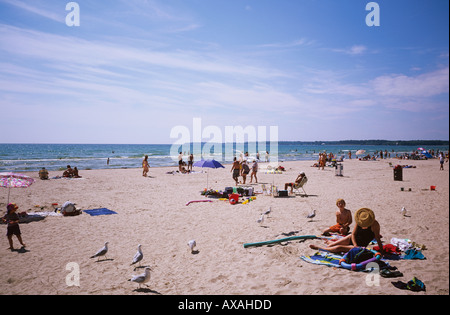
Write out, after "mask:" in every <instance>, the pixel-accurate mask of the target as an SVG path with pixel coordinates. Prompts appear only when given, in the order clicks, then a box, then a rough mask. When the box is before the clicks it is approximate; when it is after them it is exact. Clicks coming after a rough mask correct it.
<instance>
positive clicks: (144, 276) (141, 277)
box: [128, 267, 151, 289]
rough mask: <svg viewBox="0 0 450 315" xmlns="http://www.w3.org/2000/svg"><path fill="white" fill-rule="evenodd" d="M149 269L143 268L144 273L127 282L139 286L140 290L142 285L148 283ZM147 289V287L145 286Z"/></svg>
mask: <svg viewBox="0 0 450 315" xmlns="http://www.w3.org/2000/svg"><path fill="white" fill-rule="evenodd" d="M150 270H151V269H150V267H145V270H144V273H141V274H140V275H137V276H132V277H131V279H128V281H131V282H136V283H137V284H139V289H140V288H141V285H142V284H145V283H147V282H149V281H150ZM146 286H147V287H148V285H146Z"/></svg>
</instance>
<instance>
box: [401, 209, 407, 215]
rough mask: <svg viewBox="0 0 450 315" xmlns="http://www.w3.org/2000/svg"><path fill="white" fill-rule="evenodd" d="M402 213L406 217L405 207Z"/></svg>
mask: <svg viewBox="0 0 450 315" xmlns="http://www.w3.org/2000/svg"><path fill="white" fill-rule="evenodd" d="M401 212H402V214H403V215H404V216H405V215H406V208H405V207H402V210H401Z"/></svg>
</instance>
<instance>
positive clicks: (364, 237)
mask: <svg viewBox="0 0 450 315" xmlns="http://www.w3.org/2000/svg"><path fill="white" fill-rule="evenodd" d="M355 222H356V225H355V227H354V228H353V232H352V234H349V235H347V236H345V237H343V238H341V239H339V240H337V241H335V242H332V243H328V245H327V246H317V245H314V244H311V245H309V247H310V248H312V249H315V250H324V251H329V252H332V253H340V252H348V251H349V250H351V249H352V248H353V247H355V246H359V247H367V246H368V245H369V244H370V242H372V240H373V239H375V240H376V242H377V244H378V247H379V248H380V249H381V250H380V251H379V252H380V254H381V255H383V254H384V252H383V250H382V248H383V243H382V242H381V234H380V224H379V223H378V221H377V220H375V214H374V213H373V211H372V210H370V209H368V208H361V209H359V210H358V211H356V213H355Z"/></svg>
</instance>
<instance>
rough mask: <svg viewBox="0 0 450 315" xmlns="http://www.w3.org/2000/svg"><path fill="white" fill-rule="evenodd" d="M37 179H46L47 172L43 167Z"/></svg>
mask: <svg viewBox="0 0 450 315" xmlns="http://www.w3.org/2000/svg"><path fill="white" fill-rule="evenodd" d="M39 178H40V179H48V171H47V170H46V169H45V167H43V168H42V169H41V170H40V171H39Z"/></svg>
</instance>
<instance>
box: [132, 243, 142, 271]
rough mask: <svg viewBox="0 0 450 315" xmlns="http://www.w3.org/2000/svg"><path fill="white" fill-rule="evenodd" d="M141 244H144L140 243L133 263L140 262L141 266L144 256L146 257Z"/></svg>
mask: <svg viewBox="0 0 450 315" xmlns="http://www.w3.org/2000/svg"><path fill="white" fill-rule="evenodd" d="M141 246H142V245H141V244H139V245H138V250H137V252H136V254H134V257H133V262H132V263H131V265H134V264H136V263H139V266H140V265H141V260H142V258H144V254H143V253H142V250H141Z"/></svg>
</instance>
